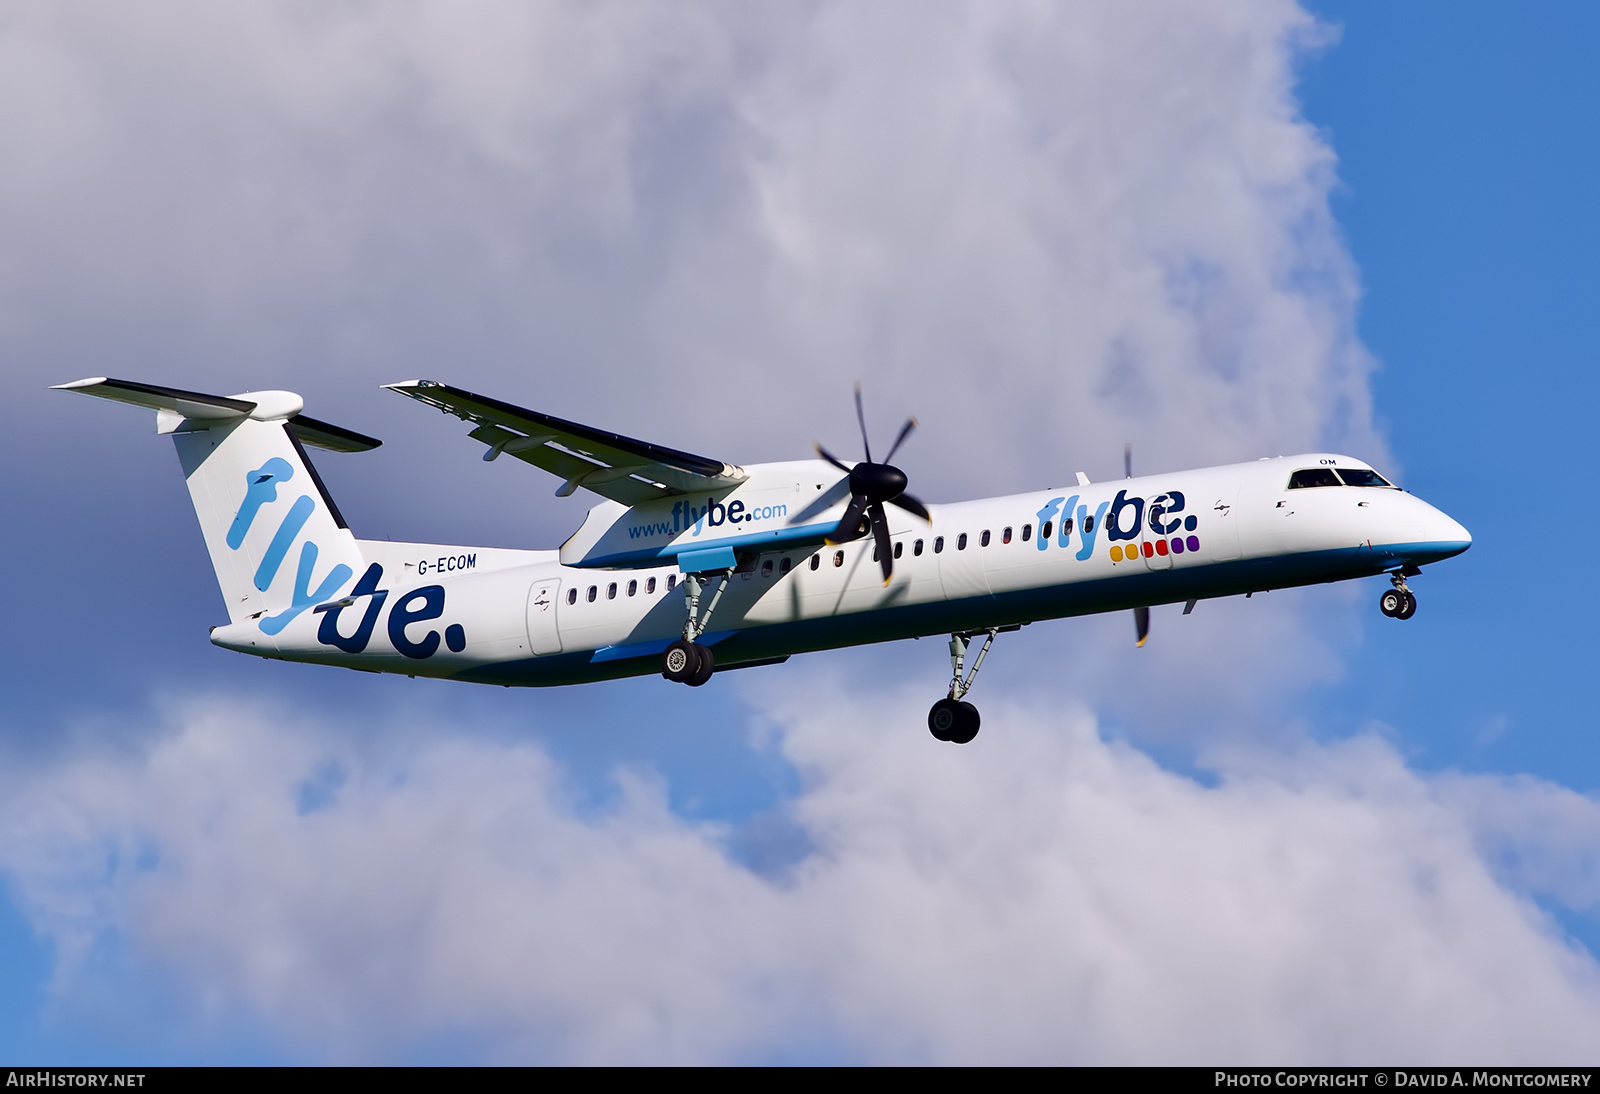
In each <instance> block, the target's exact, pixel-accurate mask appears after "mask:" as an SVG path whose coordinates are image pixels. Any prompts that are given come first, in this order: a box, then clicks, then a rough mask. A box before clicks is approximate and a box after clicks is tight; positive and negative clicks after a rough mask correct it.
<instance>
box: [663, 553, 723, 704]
mask: <svg viewBox="0 0 1600 1094" xmlns="http://www.w3.org/2000/svg"><path fill="white" fill-rule="evenodd" d="M721 576H722V581H721V582H720V583H719V584H718V585H717V591H716V592H714V593H712V594H711V603H710V604H707V605H706V610H705V614H704V615H702V614H700V593H701V592H702V591H703V590H704V588H705V581H704V580H703V578H702V575H700V574H684V575H683V602H684V607H685V609H686V610H687V613H688V618H687V619H685V620H684V623H683V637H682V638H678V639H674V640H673V641H672V642H671V643H670V644H669V645H668V646H667V648H666V649H665V650H663V651H662V653H661V675H662V676H665V677H666V678H667V679H668V680H671V681H673V682H674V683H678V684H688V685H689V686H690V687H692V688H697V687H699V686H700V685H701V684H703V683H705V682H706V681H707V680H709V679H711V674H712V673H713V672H715V671H716V670H717V659H716V658H715V657H714V656H712V653H711V647H710V646H702V645H701V644H700V643H699V642H698V641H697V639H698V638H699V637H700V636H701V635H702V634H705V633H706V629H707V628H708V627H710V626H711V613H712V612H714V611H716V610H717V601H719V600H721V599H722V594H723V593H724V592H725V591H727V588H728V583H729V582H731V581H732V580H733V568H732V567H729V568H728V570H726V571H725V572H723V573H722V575H721Z"/></svg>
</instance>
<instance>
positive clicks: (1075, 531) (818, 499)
mask: <svg viewBox="0 0 1600 1094" xmlns="http://www.w3.org/2000/svg"><path fill="white" fill-rule="evenodd" d="M1319 466H1335V467H1339V468H1364V467H1365V466H1366V465H1364V464H1362V463H1360V461H1357V460H1352V459H1350V458H1348V457H1345V456H1339V455H1335V454H1326V453H1322V454H1311V455H1302V456H1295V457H1286V458H1279V459H1273V460H1263V461H1259V462H1256V463H1248V464H1236V465H1232V466H1227V467H1215V468H1207V469H1204V470H1197V471H1183V472H1177V473H1173V474H1162V475H1151V476H1144V477H1140V478H1130V479H1121V480H1116V481H1112V482H1103V483H1093V484H1089V485H1082V486H1070V487H1056V488H1053V489H1049V490H1039V491H1032V492H1029V493H1025V494H1015V495H1012V496H1010V497H1003V498H987V499H983V500H979V501H970V502H960V503H953V504H947V505H932V506H929V510H930V512H931V515H932V518H933V520H932V524H931V525H930V524H928V523H925V522H923V521H922V520H920V519H919V518H917V517H914V516H912V515H910V514H909V513H905V512H902V511H901V510H899V509H896V508H893V507H890V508H889V509H888V510H887V512H888V514H889V521H890V532H891V538H892V541H893V543H894V550H895V559H894V576H893V579H892V580H891V581H890V582H889V584H888V585H887V586H885V585H884V583H883V579H882V575H881V572H880V569H879V565H878V563H877V562H875V561H874V550H875V548H874V545H873V541H872V539H871V537H867V538H864V539H860V540H856V541H854V542H850V543H845V544H841V545H837V546H828V545H821V544H818V543H816V542H815V538H816V537H815V536H813V537H811V542H809V543H796V542H788V543H785V542H784V539H783V537H784V534H785V533H784V531H783V529H785V528H792V527H793V526H794V525H795V524H796V523H797V520H801V521H803V522H808V523H807V526H808V527H810V526H812V525H815V526H817V527H824V526H825V527H831V526H832V525H831V524H830V520H831V521H832V522H837V520H838V519H839V514H840V512H841V510H842V508H843V499H842V498H841V499H835V500H833V501H832V503H830V504H823V503H824V502H827V501H829V500H830V499H829V498H828V497H826V496H825V495H826V492H827V488H830V487H833V485H834V484H835V483H836V482H837V480H838V478H839V475H838V472H837V471H835V470H833V469H832V468H829V467H828V466H827V465H826V464H821V463H817V462H814V461H805V462H799V463H792V464H772V465H766V466H765V467H762V468H752V469H751V471H752V479H751V482H750V483H749V484H747V486H746V487H742V488H741V489H739V490H734V491H730V492H726V493H724V494H720V495H718V496H717V497H716V498H715V499H714V501H715V505H716V506H719V507H721V510H722V511H723V512H726V511H728V509H730V508H731V507H732V506H733V505H734V504H735V503H739V505H740V510H739V511H741V512H750V511H758V512H761V513H765V514H768V519H766V520H764V522H751V523H749V524H748V525H747V526H746V529H741V531H745V534H744V536H743V538H742V539H740V540H738V542H737V543H735V544H734V545H735V546H736V547H737V548H738V551H739V564H738V569H737V572H735V573H734V574H733V575H732V576H731V577H729V578H725V579H724V578H714V579H711V580H710V581H709V582H708V584H707V588H706V590H705V596H706V597H707V598H709V597H710V596H711V595H713V594H714V593H715V591H716V589H717V586H718V584H719V583H720V582H722V581H724V580H725V582H726V589H725V591H724V593H723V595H722V597H721V599H720V601H719V602H718V604H717V606H716V609H715V614H714V616H713V618H712V620H711V623H710V627H709V629H708V631H707V633H706V634H705V635H704V636H702V637H701V639H700V641H701V642H703V643H705V644H706V645H709V646H710V647H711V648H712V649H713V650H714V651H715V654H716V659H717V664H718V666H719V667H732V666H736V665H740V664H752V663H762V662H767V661H771V660H775V659H781V658H783V657H786V656H788V655H790V654H794V653H802V652H806V651H810V650H818V649H827V648H832V647H838V646H848V645H857V644H861V643H867V642H878V641H886V640H892V639H898V638H910V637H913V636H920V635H932V634H944V633H955V632H963V633H964V632H976V631H983V630H987V629H990V628H998V627H1011V626H1015V625H1019V624H1025V623H1029V622H1033V621H1034V620H1039V619H1048V618H1057V617H1062V616H1072V615H1084V614H1090V613H1094V612H1104V611H1112V610H1121V609H1126V608H1130V607H1139V606H1145V605H1152V604H1163V603H1173V602H1182V601H1187V600H1194V599H1204V598H1209V597H1217V596H1229V595H1236V594H1240V593H1247V592H1251V591H1256V590H1265V589H1271V588H1283V587H1288V586H1294V585H1306V584H1312V583H1316V582H1324V581H1337V580H1342V579H1346V578H1354V577H1363V576H1370V575H1373V574H1378V573H1383V572H1386V571H1394V570H1398V569H1401V568H1402V567H1406V566H1417V565H1423V564H1426V563H1429V562H1435V561H1438V560H1440V559H1443V558H1448V557H1450V556H1451V555H1455V554H1459V553H1461V552H1462V551H1464V550H1466V549H1467V547H1468V546H1470V544H1471V537H1470V536H1469V535H1468V533H1467V531H1466V529H1464V528H1463V527H1462V526H1461V525H1460V524H1458V523H1456V522H1455V521H1454V520H1452V519H1450V518H1449V517H1448V516H1446V515H1445V514H1443V513H1441V512H1439V511H1438V510H1437V509H1434V508H1433V507H1432V506H1430V505H1428V504H1427V503H1425V502H1423V501H1421V500H1420V499H1418V498H1415V497H1413V496H1411V495H1410V494H1407V493H1405V492H1404V491H1401V490H1398V489H1394V488H1388V487H1354V486H1324V487H1314V488H1297V489H1290V488H1289V487H1288V483H1289V478H1290V475H1291V473H1292V472H1294V471H1295V470H1296V469H1302V468H1315V467H1319ZM774 499H780V500H779V501H777V502H775V501H774ZM699 500H700V501H710V500H713V499H699ZM655 504H656V505H658V506H661V505H663V503H655ZM679 504H684V503H679ZM808 506H809V509H808ZM780 509H781V510H782V514H781V519H780V517H779V516H778V515H777V514H778V513H779V510H780ZM690 512H691V510H687V509H683V510H679V511H678V512H677V514H676V515H675V516H674V515H671V513H672V511H671V510H669V509H666V508H665V507H663V509H662V514H661V515H660V527H659V532H660V535H659V538H660V540H661V541H662V542H663V543H666V542H668V540H669V539H670V540H671V541H672V542H674V543H677V544H678V545H679V546H680V547H681V545H682V543H683V542H687V540H685V539H684V537H686V536H697V537H700V538H699V539H698V540H696V543H695V545H696V546H698V545H700V544H702V543H703V544H708V545H714V544H716V543H719V542H722V540H719V539H718V535H719V534H724V533H726V535H724V538H725V539H726V538H727V535H731V534H732V532H733V531H734V529H732V528H731V527H730V526H727V525H721V526H718V527H717V528H711V527H710V526H709V522H708V521H706V520H705V519H704V518H702V520H701V525H700V527H699V528H698V530H696V529H694V528H693V527H691V524H692V520H688V519H685V518H686V516H688V514H689V513H690ZM641 519H642V518H641V515H640V513H639V512H638V511H637V510H628V509H625V508H624V507H621V506H617V505H614V504H612V503H606V504H604V505H601V506H598V507H596V509H595V510H593V511H592V512H591V515H590V519H589V520H588V521H586V522H585V525H584V528H583V529H580V532H579V533H578V534H577V535H575V536H574V538H573V540H572V541H569V544H568V546H567V547H566V548H563V550H562V551H560V552H557V551H516V550H502V549H494V548H462V547H443V546H433V545H424V544H403V543H387V542H375V541H358V543H359V547H360V550H361V556H362V559H363V561H364V562H365V564H367V566H368V574H367V575H364V578H363V581H362V582H358V583H357V584H356V586H355V587H354V588H353V589H352V590H351V591H350V592H349V593H347V594H346V595H345V597H344V598H343V599H341V600H339V601H335V602H333V603H331V604H323V605H319V606H318V607H316V608H315V609H312V610H309V611H305V612H304V613H303V614H301V615H299V616H298V617H296V618H294V619H293V621H292V622H290V623H289V624H288V625H287V626H286V627H285V628H284V629H282V631H281V632H280V633H278V634H276V635H268V634H265V633H263V631H262V630H261V629H260V628H259V627H258V626H256V625H255V624H254V623H253V622H251V621H248V620H247V621H242V622H236V623H234V624H231V625H229V626H226V627H219V628H216V629H215V630H214V631H213V634H212V640H213V641H214V642H216V643H217V644H218V645H222V646H226V647H227V648H230V649H235V650H242V651H245V652H250V653H256V654H259V655H263V656H268V657H279V658H284V659H288V660H296V661H314V662H320V663H327V664H335V665H344V666H347V667H350V668H359V669H366V670H375V671H382V672H398V673H405V674H408V675H413V676H439V677H449V678H454V679H461V680H468V681H476V682H482V683H498V684H507V685H547V684H565V683H576V682H581V681H585V680H598V679H606V678H610V677H617V676H628V675H638V674H643V673H654V672H658V671H660V653H661V651H662V649H663V648H665V646H666V644H667V643H668V642H670V641H671V640H673V639H674V638H677V637H679V636H680V635H681V634H682V632H683V627H684V620H685V615H686V609H685V600H684V591H683V581H682V575H681V574H680V572H679V569H678V566H677V564H676V563H675V562H674V561H670V560H669V561H659V562H655V563H654V564H652V560H651V559H650V558H649V557H644V556H640V555H638V554H637V553H636V554H635V555H633V556H631V557H626V558H624V557H621V555H619V553H618V551H620V550H622V549H623V548H615V547H614V546H607V545H608V544H610V545H615V544H619V543H620V544H622V545H623V547H624V548H627V549H630V550H631V549H633V548H631V547H628V545H629V544H634V545H638V544H646V545H648V544H649V542H650V540H649V535H648V533H649V531H650V529H649V528H647V527H643V526H640V525H639V523H638V522H639V521H640V520H641ZM630 521H632V522H633V525H632V528H633V530H632V531H631V532H630V531H629V524H628V522H630ZM673 521H676V525H677V526H676V527H672V526H671V525H672V522H673ZM769 528H775V529H778V530H777V531H772V532H768V531H767V529H769ZM747 529H755V531H748V530H747ZM763 535H770V536H771V537H772V542H770V543H768V542H765V541H763V540H762V539H761V536H763ZM729 542H733V541H732V540H729ZM651 549H652V550H653V549H654V548H651ZM662 549H663V550H665V548H662ZM563 558H566V559H568V561H575V562H577V563H578V564H576V565H567V564H563V561H562V559H563Z"/></svg>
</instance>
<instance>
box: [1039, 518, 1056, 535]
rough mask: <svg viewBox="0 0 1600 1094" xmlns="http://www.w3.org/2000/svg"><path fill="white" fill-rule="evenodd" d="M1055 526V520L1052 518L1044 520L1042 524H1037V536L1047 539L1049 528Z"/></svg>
mask: <svg viewBox="0 0 1600 1094" xmlns="http://www.w3.org/2000/svg"><path fill="white" fill-rule="evenodd" d="M1055 526H1056V522H1055V521H1053V520H1047V521H1045V522H1044V523H1043V524H1042V525H1040V526H1039V538H1040V539H1049V538H1050V529H1052V528H1054V527H1055Z"/></svg>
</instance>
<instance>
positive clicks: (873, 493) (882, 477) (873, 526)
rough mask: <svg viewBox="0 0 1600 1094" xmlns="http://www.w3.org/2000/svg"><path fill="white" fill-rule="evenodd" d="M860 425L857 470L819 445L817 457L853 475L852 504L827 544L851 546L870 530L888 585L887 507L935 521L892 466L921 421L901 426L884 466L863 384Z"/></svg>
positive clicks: (858, 405)
mask: <svg viewBox="0 0 1600 1094" xmlns="http://www.w3.org/2000/svg"><path fill="white" fill-rule="evenodd" d="M856 422H857V423H858V424H859V425H860V426H861V447H862V449H863V451H865V452H866V454H867V458H866V459H865V460H864V461H862V462H861V463H858V464H856V465H855V466H854V467H850V466H847V465H845V464H844V463H841V462H840V461H839V460H838V459H836V458H835V457H834V456H833V454H832V453H830V452H829V451H828V450H827V449H826V448H823V447H822V445H820V444H819V445H817V455H819V456H821V457H822V458H823V459H825V460H827V461H828V462H829V463H831V464H833V466H835V467H837V468H838V469H839V470H840V471H843V472H845V473H847V474H848V475H849V476H850V505H849V507H848V508H846V509H845V511H844V517H843V518H842V519H841V520H840V521H839V524H838V527H836V528H834V530H833V531H832V532H831V533H829V535H828V539H827V542H828V543H829V544H834V543H847V542H849V541H850V540H854V539H860V538H861V537H862V536H864V535H866V534H867V532H868V531H869V530H870V531H871V533H872V537H873V539H874V540H875V541H876V542H877V546H878V565H879V566H881V567H882V568H883V583H884V584H885V585H887V584H889V579H890V578H891V577H893V576H894V552H893V550H892V548H891V546H890V543H889V521H888V519H887V518H886V517H885V516H884V513H883V506H884V504H885V503H888V504H889V505H896V506H899V507H900V508H901V509H904V510H905V511H906V512H908V513H915V514H916V515H917V516H919V517H921V518H922V519H923V520H925V521H929V522H930V523H931V522H932V520H933V518H932V517H931V516H929V515H928V509H927V506H925V505H923V504H922V503H921V502H920V501H918V500H917V499H916V498H914V497H912V496H911V495H910V494H908V493H906V473H905V472H904V471H902V470H900V469H899V468H898V467H895V466H894V465H892V464H891V463H889V461H890V460H892V459H894V454H895V453H896V452H898V451H899V450H900V444H901V442H903V441H904V440H905V439H906V438H907V437H908V436H910V435H911V431H912V430H913V429H915V428H917V420H916V419H915V418H907V419H906V424H905V425H903V426H901V427H900V435H899V436H898V437H896V438H895V439H894V444H893V445H891V446H890V448H889V454H888V455H887V456H885V457H884V461H883V462H882V463H874V462H873V460H872V445H871V443H870V442H869V441H868V440H867V417H866V414H865V413H863V412H862V409H861V385H860V384H857V385H856Z"/></svg>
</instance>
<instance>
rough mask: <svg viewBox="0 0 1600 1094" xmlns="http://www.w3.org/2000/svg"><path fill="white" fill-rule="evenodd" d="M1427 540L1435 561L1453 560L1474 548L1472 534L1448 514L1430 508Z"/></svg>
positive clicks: (1426, 533) (1429, 551) (1427, 521)
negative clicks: (1442, 559)
mask: <svg viewBox="0 0 1600 1094" xmlns="http://www.w3.org/2000/svg"><path fill="white" fill-rule="evenodd" d="M1425 523H1426V532H1425V538H1426V541H1427V545H1428V548H1429V550H1428V553H1429V554H1430V555H1432V556H1433V559H1435V560H1437V559H1441V558H1451V557H1453V556H1455V555H1459V554H1460V553H1461V552H1463V551H1465V550H1466V549H1467V548H1468V547H1471V546H1472V533H1471V532H1469V531H1467V529H1466V527H1465V526H1464V525H1462V524H1461V522H1460V521H1458V520H1456V519H1455V518H1453V517H1451V516H1450V515H1449V514H1447V513H1443V512H1440V511H1439V510H1438V509H1435V508H1433V506H1431V505H1430V506H1428V516H1427V520H1426V522H1425Z"/></svg>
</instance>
